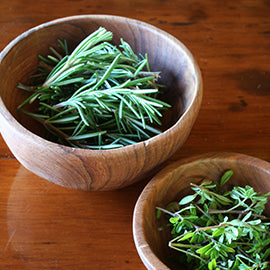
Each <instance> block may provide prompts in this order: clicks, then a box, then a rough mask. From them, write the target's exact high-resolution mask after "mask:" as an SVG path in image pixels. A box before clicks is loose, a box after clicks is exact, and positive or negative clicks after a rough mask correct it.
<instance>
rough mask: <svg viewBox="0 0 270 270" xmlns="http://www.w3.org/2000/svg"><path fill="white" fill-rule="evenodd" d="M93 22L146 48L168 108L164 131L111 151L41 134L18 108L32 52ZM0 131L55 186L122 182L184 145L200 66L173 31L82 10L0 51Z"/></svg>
mask: <svg viewBox="0 0 270 270" xmlns="http://www.w3.org/2000/svg"><path fill="white" fill-rule="evenodd" d="M99 26H103V27H105V28H106V29H107V30H110V31H112V32H113V34H114V39H113V42H114V43H115V44H118V43H119V40H120V38H121V37H122V38H123V39H124V40H125V41H127V42H128V43H130V45H131V47H132V48H133V49H134V51H135V53H142V54H144V53H148V56H149V59H150V66H151V69H152V70H153V71H161V81H160V82H161V83H163V84H165V85H166V86H167V92H166V95H165V96H166V97H165V98H166V101H167V102H169V103H171V104H172V106H173V107H172V109H171V110H169V111H168V113H167V114H166V115H164V117H163V119H162V121H163V122H162V123H163V130H164V132H163V133H162V134H160V135H158V136H155V137H153V138H151V139H149V140H147V141H144V142H140V143H137V144H135V145H132V146H126V147H123V148H121V149H114V150H83V149H75V148H71V147H65V146H62V145H58V144H55V143H53V142H50V141H48V140H46V139H44V129H43V128H42V127H40V126H39V125H38V124H37V123H36V122H35V121H34V120H32V119H30V118H28V117H26V116H24V115H22V114H20V113H19V112H18V111H17V109H16V108H17V106H18V105H19V104H20V103H21V102H22V101H23V100H24V99H25V98H26V95H25V93H24V91H22V90H18V89H17V88H16V84H17V83H18V82H22V83H24V82H26V81H27V79H28V78H29V75H31V74H33V73H34V72H35V71H36V70H37V66H38V57H37V55H38V54H41V55H46V54H47V53H48V48H49V46H53V47H57V46H58V45H59V44H58V43H57V39H61V40H64V39H66V40H67V42H68V44H70V45H71V46H73V47H75V46H76V45H77V44H78V43H79V42H80V41H81V40H82V39H83V38H85V37H86V36H87V35H89V34H90V33H92V32H93V31H95V30H96V29H97V28H98V27H99ZM0 63H1V65H0V129H1V134H2V136H3V138H4V140H5V141H6V143H7V145H8V146H9V148H10V149H11V151H12V152H13V154H14V155H15V157H16V158H17V159H18V160H19V161H20V162H21V163H22V164H23V165H24V166H25V167H26V168H28V169H29V170H31V171H32V172H34V173H35V174H37V175H39V176H41V177H43V178H45V179H48V180H50V181H52V182H54V183H56V184H59V185H62V186H65V187H69V188H75V189H82V190H111V189H117V188H122V187H124V186H128V185H130V184H132V183H134V182H135V181H138V180H141V179H142V178H144V177H146V176H147V175H149V174H151V173H153V172H154V171H155V170H157V168H158V167H159V166H160V165H161V164H162V163H164V162H165V161H166V160H168V159H169V158H170V157H171V156H172V155H173V154H174V153H175V152H176V151H177V150H178V149H179V148H180V146H181V145H182V144H183V143H184V141H185V140H186V138H187V137H188V135H189V133H190V130H191V128H192V125H193V123H194V121H195V119H196V117H197V115H198V112H199V107H200V104H201V99H202V79H201V75H200V71H199V68H198V66H197V64H196V62H195V60H194V59H193V57H192V55H191V53H190V52H189V51H188V49H187V48H186V47H185V46H184V45H183V44H182V43H181V42H180V41H178V40H177V39H175V38H174V37H172V36H171V35H169V34H167V33H165V32H164V31H161V30H159V29H157V28H155V27H153V26H151V25H148V24H146V23H143V22H140V21H137V20H132V19H128V18H123V17H117V16H104V15H85V16H73V17H67V18H63V19H58V20H54V21H51V22H49V23H45V24H42V25H40V26H38V27H35V28H33V29H31V30H29V31H27V32H25V33H23V34H22V35H20V36H19V37H17V38H16V39H15V40H13V41H12V42H11V43H10V44H9V45H8V46H7V47H6V48H5V49H4V50H3V51H2V52H1V55H0Z"/></svg>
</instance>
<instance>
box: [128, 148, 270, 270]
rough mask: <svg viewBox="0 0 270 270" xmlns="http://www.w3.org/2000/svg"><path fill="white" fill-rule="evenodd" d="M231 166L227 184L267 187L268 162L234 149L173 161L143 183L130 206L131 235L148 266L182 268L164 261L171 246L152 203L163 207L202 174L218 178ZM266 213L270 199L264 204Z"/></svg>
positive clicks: (269, 178) (269, 185) (269, 183)
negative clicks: (228, 151) (233, 151)
mask: <svg viewBox="0 0 270 270" xmlns="http://www.w3.org/2000/svg"><path fill="white" fill-rule="evenodd" d="M229 169H232V170H233V172H234V174H233V176H232V178H231V179H230V181H229V182H228V185H235V186H245V185H249V186H252V187H253V188H254V190H256V191H258V192H262V194H265V193H267V192H269V191H270V163H269V162H266V161H263V160H260V159H257V158H254V157H250V156H246V155H243V154H234V153H211V154H204V155H200V156H196V157H192V158H188V159H185V160H179V161H176V162H174V163H172V164H170V165H168V166H166V167H165V168H164V169H162V170H161V171H160V172H159V173H158V174H157V175H156V176H154V178H153V179H152V180H150V182H149V183H148V184H147V186H146V187H145V189H144V190H143V192H142V193H141V195H140V197H139V199H138V201H137V203H136V206H135V210H134V216H133V236H134V241H135V245H136V248H137V251H138V253H139V256H140V257H141V259H142V261H143V263H144V264H145V266H146V267H147V268H148V269H151V270H154V269H158V270H163V269H185V267H184V266H183V267H181V266H179V265H178V267H176V266H174V265H171V264H170V262H169V261H168V257H169V254H172V252H173V251H172V249H170V248H169V247H168V241H169V239H170V232H169V230H167V231H166V230H164V231H161V232H160V231H158V228H159V227H161V226H162V224H163V225H164V224H167V221H166V220H162V219H160V220H157V218H156V206H160V207H165V206H166V205H167V204H168V203H170V202H172V201H174V200H177V201H178V200H179V201H180V198H181V197H183V196H185V195H187V192H189V191H190V183H191V182H192V183H199V182H201V180H202V179H203V178H206V179H208V180H219V179H220V177H221V176H222V174H223V173H224V172H225V171H227V170H229ZM266 215H268V216H270V202H268V204H267V206H266Z"/></svg>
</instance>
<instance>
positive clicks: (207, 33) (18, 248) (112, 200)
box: [0, 0, 270, 269]
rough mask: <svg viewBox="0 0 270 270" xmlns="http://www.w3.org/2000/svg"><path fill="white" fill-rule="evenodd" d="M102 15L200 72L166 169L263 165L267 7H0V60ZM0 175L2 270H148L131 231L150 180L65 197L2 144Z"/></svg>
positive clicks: (267, 127) (16, 3)
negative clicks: (152, 32) (196, 105)
mask: <svg viewBox="0 0 270 270" xmlns="http://www.w3.org/2000/svg"><path fill="white" fill-rule="evenodd" d="M100 13H103V14H113V15H122V16H127V17H131V18H135V19H140V20H142V21H145V22H147V23H150V24H153V25H154V26H157V27H159V28H161V29H162V30H165V31H167V32H168V33H170V34H172V35H173V36H175V37H176V38H178V39H179V40H181V41H182V42H183V43H184V44H185V45H186V46H187V47H188V48H189V49H190V50H191V52H192V53H193V55H194V57H195V58H196V60H197V62H198V64H199V66H200V68H201V71H202V75H203V80H204V97H203V102H202V107H201V111H200V114H199V117H198V119H197V121H196V123H195V125H194V127H193V129H192V132H191V134H190V136H189V138H188V140H187V141H186V142H185V144H184V145H183V147H182V148H181V149H180V150H179V151H178V152H177V153H176V155H175V156H174V157H173V158H172V161H174V160H179V159H182V158H185V157H189V156H192V155H196V154H200V153H205V152H209V151H233V152H240V153H244V154H248V155H253V156H255V157H258V158H261V159H265V160H268V161H270V141H269V137H270V124H269V116H270V64H269V63H270V16H269V14H270V2H269V0H254V1H249V0H243V1H232V0H231V1H223V2H222V3H221V2H220V1H213V0H212V1H210V0H204V1H201V0H198V1H185V0H181V1H180V0H175V1H160V0H159V1H158V0H148V1H141V0H130V1H128V0H125V1H123V0H113V1H112V0H110V1H109V0H99V1H89V0H87V1H86V0H85V1H83V0H81V1H76V0H73V1H72V0H70V1H64V0H58V1H45V0H39V1H32V0H27V1H21V0H8V1H7V0H2V1H1V2H0V18H1V19H0V35H1V39H0V50H2V49H3V48H4V47H5V46H6V45H7V44H8V42H10V41H11V40H12V39H13V38H15V37H16V36H17V35H19V34H21V33H22V32H23V31H25V30H28V29H29V28H31V27H34V26H36V25H38V24H40V23H43V22H46V21H49V20H51V19H56V18H59V17H63V16H69V15H78V14H100ZM0 173H1V188H0V269H145V268H144V266H143V264H142V263H141V261H140V258H139V256H138V255H137V252H136V249H135V245H134V242H133V237H132V227H131V224H132V214H133V207H134V205H135V202H136V200H137V197H138V195H139V194H140V192H141V191H142V189H143V187H144V186H145V184H146V183H147V179H146V180H145V181H143V182H140V183H138V184H135V185H133V186H131V187H128V188H125V189H123V190H119V191H114V192H97V193H86V192H79V191H74V190H68V189H65V188H62V187H59V186H56V185H54V184H52V183H50V182H47V181H45V180H43V179H41V178H39V177H37V176H35V175H33V174H32V173H30V172H28V171H27V170H26V169H24V168H23V167H22V166H21V165H20V164H19V163H18V162H17V161H16V160H15V159H14V157H13V155H12V154H11V152H10V151H9V149H8V148H7V146H6V145H5V143H4V142H3V141H2V140H0Z"/></svg>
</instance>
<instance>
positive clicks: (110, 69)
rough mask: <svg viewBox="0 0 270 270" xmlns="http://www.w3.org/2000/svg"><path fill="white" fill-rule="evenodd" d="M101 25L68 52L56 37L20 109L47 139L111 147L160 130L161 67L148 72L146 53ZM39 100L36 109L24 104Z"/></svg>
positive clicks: (119, 145)
mask: <svg viewBox="0 0 270 270" xmlns="http://www.w3.org/2000/svg"><path fill="white" fill-rule="evenodd" d="M112 37H113V34H112V33H111V32H110V31H107V30H106V29H105V28H102V27H100V28H99V29H97V30H96V31H95V32H93V33H92V34H90V35H89V36H88V37H86V38H85V39H84V40H82V41H81V42H80V44H79V45H78V46H77V47H76V48H75V49H74V50H73V51H72V52H71V53H69V49H68V46H67V42H66V41H61V40H58V42H59V44H60V46H61V48H62V50H63V54H61V53H59V52H57V51H56V49H55V48H50V52H51V54H50V55H48V56H47V57H44V56H39V58H40V60H41V61H42V64H41V67H40V69H39V71H40V72H39V74H36V75H35V76H33V78H34V79H35V80H36V81H35V82H34V83H33V84H31V85H30V86H28V85H23V84H21V83H19V84H18V88H21V89H23V90H26V91H30V92H33V93H32V95H30V96H29V97H28V98H27V99H26V100H25V101H24V102H22V103H21V104H20V105H19V106H18V109H19V110H20V111H22V112H24V113H25V114H27V115H29V116H31V117H33V118H34V119H36V120H37V121H39V122H40V123H42V124H43V125H44V126H45V128H46V129H47V130H48V131H49V134H50V136H49V139H51V140H54V141H56V142H59V143H62V144H65V145H69V146H73V147H80V148H90V149H112V148H117V147H122V146H125V145H129V144H134V143H137V142H139V141H143V140H146V139H149V138H151V137H152V136H154V135H157V134H159V133H160V132H161V131H160V129H159V128H157V126H159V125H161V121H160V117H162V111H163V110H164V109H166V108H168V107H170V105H169V104H167V103H165V102H163V101H161V100H160V99H159V94H160V91H159V89H160V88H161V87H162V86H161V85H159V84H157V79H158V78H159V72H152V71H151V70H150V67H149V61H148V56H147V54H146V55H144V56H143V55H141V54H140V55H136V54H135V53H134V51H133V50H132V48H131V47H130V45H129V44H128V43H127V42H125V41H124V40H123V39H121V45H120V46H119V47H117V46H114V45H112V44H111V43H110V41H111V40H112ZM33 102H38V105H39V106H38V111H35V112H32V111H31V112H30V111H27V110H25V109H23V106H25V105H26V104H28V103H29V104H31V103H33Z"/></svg>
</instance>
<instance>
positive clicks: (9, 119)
mask: <svg viewBox="0 0 270 270" xmlns="http://www.w3.org/2000/svg"><path fill="white" fill-rule="evenodd" d="M106 18H108V19H111V20H120V21H121V22H125V21H126V22H130V23H132V24H139V25H141V26H143V27H145V28H148V29H150V30H152V31H154V32H155V33H157V34H160V35H162V36H165V37H166V38H167V39H169V40H170V41H171V42H173V43H176V44H177V46H179V47H180V48H181V49H182V50H183V52H184V53H185V55H186V57H187V59H188V61H189V62H190V63H191V66H192V67H193V68H194V78H195V80H194V82H195V83H194V94H193V96H192V99H191V102H190V104H189V106H188V107H187V108H186V110H185V111H184V112H183V113H182V115H181V116H180V118H179V119H178V120H177V121H176V122H175V123H174V124H173V125H172V126H170V127H169V128H168V129H166V130H165V131H163V132H162V133H160V134H158V135H155V136H153V137H151V138H149V139H147V140H144V141H141V142H138V143H136V144H133V145H127V146H124V147H121V148H116V149H106V150H105V149H104V150H103V149H101V150H92V149H83V148H74V147H71V146H65V145H60V144H58V143H55V142H51V141H49V140H47V139H45V138H43V137H41V136H38V135H37V134H35V133H33V132H31V131H30V130H28V129H26V128H25V127H24V126H23V125H22V124H21V123H20V122H19V121H17V120H16V119H15V118H14V117H13V115H12V114H11V113H10V112H9V110H8V109H7V108H6V106H5V104H4V102H3V100H2V97H1V95H0V117H2V118H3V119H4V120H6V121H5V122H6V123H7V124H8V125H9V126H10V127H11V128H12V129H13V130H14V131H16V133H23V134H24V136H25V137H28V138H29V139H32V141H34V140H37V141H38V142H41V143H42V144H44V145H45V144H46V145H47V147H49V148H51V147H52V148H54V147H56V146H60V147H61V148H62V149H66V150H67V151H75V150H76V151H82V152H84V151H87V152H89V153H91V152H93V153H94V152H95V153H96V152H97V151H98V152H100V154H102V155H108V154H117V153H118V152H119V149H126V150H128V149H133V147H134V146H135V145H136V147H137V148H145V147H147V146H148V145H151V144H155V143H156V142H157V143H158V142H162V141H163V140H164V139H165V138H166V136H167V135H168V134H170V133H174V132H175V131H176V130H177V129H178V127H180V126H181V124H182V123H184V122H186V121H187V118H188V115H189V114H190V110H191V108H192V107H193V106H196V103H197V104H198V111H199V109H200V106H201V103H202V96H203V81H202V75H201V71H200V68H199V66H198V63H197V62H196V60H195V58H194V56H193V55H192V53H191V52H190V50H189V49H188V48H187V47H186V46H185V45H184V44H183V43H182V42H181V41H180V40H178V39H177V38H175V37H174V36H172V35H171V34H169V33H167V32H165V31H164V30H162V29H159V28H158V27H156V26H154V25H151V24H149V23H146V22H143V21H140V20H137V19H133V18H128V17H124V16H118V15H107V14H106V15H105V14H85V15H73V16H66V17H62V18H58V19H53V20H50V21H48V22H44V23H41V24H39V25H37V26H35V27H32V28H30V29H29V30H26V31H24V32H23V33H21V34H20V35H19V36H17V37H16V38H14V39H13V40H12V41H10V42H9V43H8V44H7V46H6V47H5V48H4V49H3V50H2V51H1V52H0V65H1V63H2V61H3V59H4V58H5V57H6V56H7V54H8V53H9V51H10V50H11V49H12V48H13V47H14V46H15V45H16V44H18V43H19V42H20V41H21V40H22V39H25V38H27V37H28V36H29V35H31V34H32V33H34V32H36V31H38V30H40V29H42V28H45V27H50V26H53V25H55V24H61V23H64V22H67V21H69V20H81V19H93V20H94V19H106ZM194 121H195V120H194Z"/></svg>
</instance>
